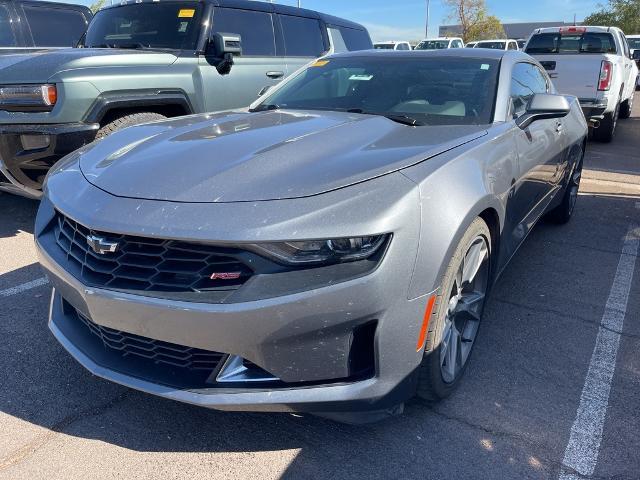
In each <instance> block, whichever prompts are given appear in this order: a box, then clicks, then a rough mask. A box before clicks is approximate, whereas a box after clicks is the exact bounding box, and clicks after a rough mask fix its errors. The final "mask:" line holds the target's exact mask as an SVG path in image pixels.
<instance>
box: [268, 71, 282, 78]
mask: <svg viewBox="0 0 640 480" xmlns="http://www.w3.org/2000/svg"><path fill="white" fill-rule="evenodd" d="M267 77H269V78H273V79H277V78H282V77H284V72H267Z"/></svg>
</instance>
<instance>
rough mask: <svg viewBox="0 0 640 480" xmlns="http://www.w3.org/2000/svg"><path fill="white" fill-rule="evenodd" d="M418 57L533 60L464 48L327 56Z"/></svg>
mask: <svg viewBox="0 0 640 480" xmlns="http://www.w3.org/2000/svg"><path fill="white" fill-rule="evenodd" d="M403 56H404V57H407V58H416V57H421V56H422V57H459V58H487V59H495V60H501V59H503V58H504V57H507V56H509V57H516V56H517V58H522V59H528V60H531V57H530V56H529V55H527V54H525V53H523V52H520V51H517V50H490V49H484V48H483V49H477V50H474V49H470V48H469V49H464V48H449V49H443V50H411V51H409V50H407V51H403V50H397V51H396V50H394V51H393V52H390V51H388V50H360V51H355V52H345V53H336V54H333V55H330V56H329V57H327V58H362V57H371V58H377V57H389V58H402V57H403Z"/></svg>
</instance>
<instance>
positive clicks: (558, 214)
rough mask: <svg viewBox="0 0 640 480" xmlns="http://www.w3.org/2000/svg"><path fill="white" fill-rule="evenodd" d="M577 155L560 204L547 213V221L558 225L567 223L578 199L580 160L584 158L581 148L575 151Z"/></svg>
mask: <svg viewBox="0 0 640 480" xmlns="http://www.w3.org/2000/svg"><path fill="white" fill-rule="evenodd" d="M575 155H577V157H576V158H577V160H576V167H575V168H574V169H573V171H572V172H571V176H570V177H569V180H568V182H567V185H566V186H565V188H564V192H563V194H562V202H561V203H560V205H558V206H557V207H556V208H554V209H553V210H551V211H550V212H549V213H547V216H546V218H547V220H549V221H550V222H552V223H557V224H559V225H562V224H565V223H568V222H569V220H571V217H572V216H573V211H574V210H575V206H576V201H577V199H578V191H579V190H580V180H581V179H582V160H583V158H584V151H583V149H582V148H580V150H578V151H576V153H575Z"/></svg>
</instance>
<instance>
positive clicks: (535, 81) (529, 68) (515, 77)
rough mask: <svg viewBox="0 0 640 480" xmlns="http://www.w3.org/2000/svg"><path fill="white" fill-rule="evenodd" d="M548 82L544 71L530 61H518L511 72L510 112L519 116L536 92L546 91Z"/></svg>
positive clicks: (515, 116) (514, 115)
mask: <svg viewBox="0 0 640 480" xmlns="http://www.w3.org/2000/svg"><path fill="white" fill-rule="evenodd" d="M548 92H549V83H548V82H547V78H546V77H545V75H544V73H542V71H541V70H540V69H539V68H538V67H537V66H536V65H533V64H532V63H518V64H516V65H515V66H514V67H513V71H512V73H511V114H512V115H513V117H514V118H517V117H519V116H520V115H522V114H523V113H525V111H526V110H527V105H528V104H529V102H530V101H531V99H532V98H533V96H534V95H535V94H536V93H548Z"/></svg>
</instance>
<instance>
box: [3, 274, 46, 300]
mask: <svg viewBox="0 0 640 480" xmlns="http://www.w3.org/2000/svg"><path fill="white" fill-rule="evenodd" d="M47 283H49V280H47V277H41V278H38V279H36V280H33V281H31V282H27V283H23V284H22V285H18V286H17V287H11V288H7V289H6V290H0V298H2V297H10V296H11V295H17V294H18V293H22V292H26V291H27V290H31V289H33V288H38V287H41V286H42V285H46V284H47Z"/></svg>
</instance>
